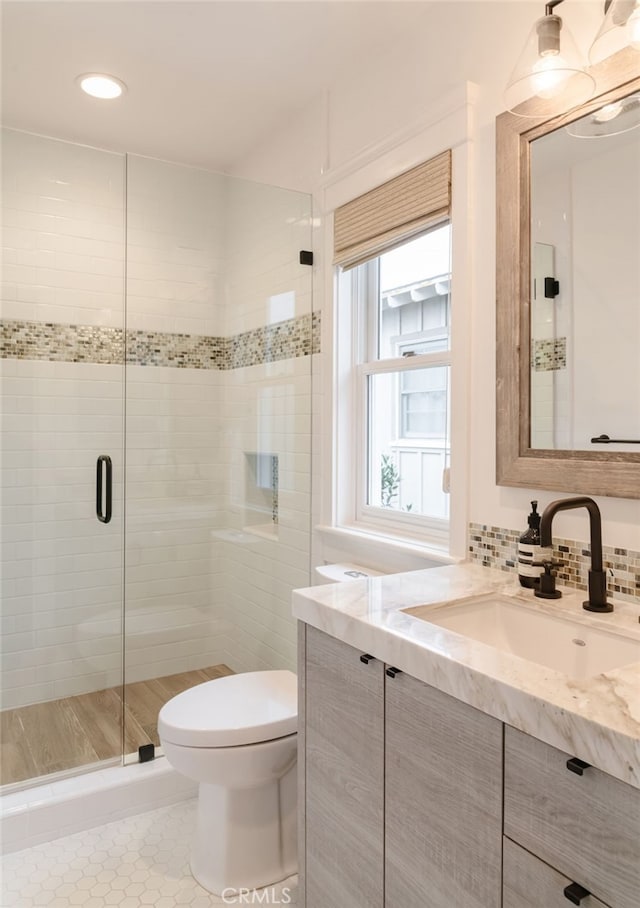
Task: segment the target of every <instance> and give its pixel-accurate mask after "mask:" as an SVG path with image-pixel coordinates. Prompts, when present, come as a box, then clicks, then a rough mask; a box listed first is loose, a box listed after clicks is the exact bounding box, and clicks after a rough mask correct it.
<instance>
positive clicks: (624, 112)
mask: <svg viewBox="0 0 640 908" xmlns="http://www.w3.org/2000/svg"><path fill="white" fill-rule="evenodd" d="M639 126H640V94H636V95H629V97H627V98H621V99H620V101H613V102H612V103H611V104H605V105H604V106H603V107H600V108H599V109H598V110H594V111H593V113H590V114H587V116H586V117H580V119H579V120H574V122H573V123H569V124H568V125H567V126H566V127H565V129H566V130H567V132H568V133H569V135H570V136H574V137H575V138H576V139H601V138H605V137H607V136H618V135H620V134H621V133H623V132H630V131H631V130H632V129H637V128H638V127H639Z"/></svg>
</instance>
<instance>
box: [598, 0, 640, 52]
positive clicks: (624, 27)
mask: <svg viewBox="0 0 640 908" xmlns="http://www.w3.org/2000/svg"><path fill="white" fill-rule="evenodd" d="M604 11H605V17H604V20H603V22H602V25H601V26H600V29H599V31H598V34H597V35H596V37H595V41H594V42H593V44H592V45H591V48H590V50H589V61H590V62H591V63H600V61H601V60H605V59H606V58H607V57H610V56H611V55H612V54H615V53H617V52H618V51H619V50H622V49H623V48H624V47H633V48H634V50H638V51H640V0H607V2H606V3H605V5H604Z"/></svg>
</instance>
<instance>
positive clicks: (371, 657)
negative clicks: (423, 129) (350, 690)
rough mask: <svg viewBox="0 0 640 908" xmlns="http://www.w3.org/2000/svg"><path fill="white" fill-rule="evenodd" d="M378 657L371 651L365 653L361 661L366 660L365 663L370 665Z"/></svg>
mask: <svg viewBox="0 0 640 908" xmlns="http://www.w3.org/2000/svg"><path fill="white" fill-rule="evenodd" d="M375 659H376V657H375V656H372V655H371V654H370V653H363V654H362V655H361V656H360V661H361V662H364V664H365V665H368V664H369V663H370V662H375Z"/></svg>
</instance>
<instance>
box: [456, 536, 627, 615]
mask: <svg viewBox="0 0 640 908" xmlns="http://www.w3.org/2000/svg"><path fill="white" fill-rule="evenodd" d="M521 533H522V530H520V531H516V530H505V529H503V528H502V527H493V526H488V525H487V524H482V523H470V524H469V541H468V551H469V557H470V558H471V560H472V561H478V562H480V563H481V564H483V565H484V566H485V567H492V568H497V569H498V570H501V571H513V572H514V573H517V570H518V566H517V560H516V559H517V556H516V551H517V545H518V539H519V537H520V535H521ZM554 542H555V545H554V549H553V558H554V560H555V561H561V562H562V565H561V566H560V567H559V568H557V570H556V575H557V578H558V582H559V583H562V584H564V585H565V586H568V587H572V588H573V589H578V590H586V589H587V572H588V570H589V566H590V563H591V554H590V552H589V548H588V547H587V546H586V545H585V543H583V542H576V541H575V540H573V539H555V540H554ZM603 556H604V564H605V570H606V572H607V588H608V590H609V592H610V593H611V594H613V595H616V596H618V597H620V598H625V599H631V600H633V601H634V602H638V601H640V552H635V551H633V550H632V549H621V548H613V547H611V546H603Z"/></svg>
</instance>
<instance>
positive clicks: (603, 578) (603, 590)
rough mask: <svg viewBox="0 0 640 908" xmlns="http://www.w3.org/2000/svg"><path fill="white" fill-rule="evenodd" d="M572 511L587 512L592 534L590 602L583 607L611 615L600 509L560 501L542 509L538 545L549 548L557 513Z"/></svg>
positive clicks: (581, 501)
mask: <svg viewBox="0 0 640 908" xmlns="http://www.w3.org/2000/svg"><path fill="white" fill-rule="evenodd" d="M574 508H586V509H587V511H588V512H589V526H590V530H591V570H590V571H589V599H588V600H587V601H586V602H583V603H582V607H583V608H585V609H587V611H589V612H612V611H613V606H612V605H611V603H610V602H607V575H606V574H605V572H604V570H603V569H602V519H601V517H600V508H599V507H598V505H597V504H596V503H595V501H594V500H593V498H587V497H586V496H580V497H578V498H559V499H558V500H557V501H552V502H551V504H548V505H547V507H546V508H545V509H544V512H543V514H542V518H541V520H540V545H541V546H550V545H551V544H552V539H551V524H552V522H553V518H554V517H555V515H556V514H557V513H558V511H571V510H573V509H574Z"/></svg>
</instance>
